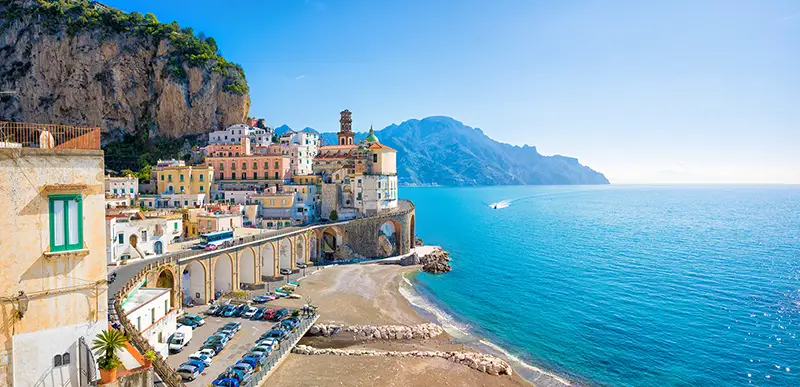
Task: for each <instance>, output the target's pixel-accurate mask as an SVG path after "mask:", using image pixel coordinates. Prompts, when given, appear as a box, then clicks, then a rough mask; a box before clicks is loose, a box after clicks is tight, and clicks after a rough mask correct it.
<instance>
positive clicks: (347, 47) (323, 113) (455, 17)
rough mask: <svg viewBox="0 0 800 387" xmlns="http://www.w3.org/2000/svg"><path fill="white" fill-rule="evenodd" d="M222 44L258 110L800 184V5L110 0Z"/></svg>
mask: <svg viewBox="0 0 800 387" xmlns="http://www.w3.org/2000/svg"><path fill="white" fill-rule="evenodd" d="M107 3H108V4H109V5H112V6H115V7H118V8H120V9H123V10H126V11H139V12H142V13H147V12H152V13H154V14H155V15H156V16H157V17H158V19H159V20H161V21H164V22H169V21H172V20H177V21H178V22H179V23H180V24H181V25H182V26H190V27H192V28H193V29H194V31H195V32H198V33H199V32H201V31H202V32H204V33H205V35H207V36H213V37H214V38H215V39H216V41H217V43H218V44H219V47H220V49H221V51H222V53H223V55H224V56H225V57H226V59H228V60H230V61H233V62H237V63H240V64H241V65H242V66H243V68H244V69H245V72H246V75H247V79H248V83H249V85H250V95H251V99H252V105H251V115H253V116H257V117H263V118H266V120H267V123H268V124H269V125H271V126H279V125H282V124H284V123H285V124H288V125H289V126H291V127H293V128H303V127H307V126H308V127H312V128H315V129H317V130H320V131H335V130H336V128H337V125H338V118H339V117H338V112H339V111H341V110H342V109H345V108H347V109H350V110H351V111H353V122H354V126H353V127H354V129H356V130H359V131H366V130H367V129H368V128H369V126H370V125H373V126H374V127H375V128H383V127H386V126H388V125H390V124H392V123H400V122H402V121H405V120H407V119H411V118H422V117H426V116H432V115H444V116H450V117H453V118H455V119H457V120H459V121H461V122H463V123H464V124H465V125H469V126H472V127H478V128H481V129H482V130H483V131H484V133H486V135H488V136H489V137H491V138H493V139H496V140H498V141H502V142H506V143H510V144H513V145H523V144H528V145H532V146H536V147H537V149H538V150H539V151H540V152H541V153H542V154H545V155H553V154H561V155H566V156H570V157H575V158H577V159H578V160H580V162H581V163H582V164H584V165H588V166H590V167H592V168H593V169H595V170H597V171H600V172H602V173H604V174H605V175H606V177H608V179H609V180H611V181H612V182H614V183H617V182H620V183H622V182H624V183H630V182H633V183H650V182H691V183H696V182H706V183H708V182H732V183H800V152H797V151H796V150H795V148H797V144H800V130H798V126H800V109H797V106H800V73H798V72H797V69H798V68H800V49H798V47H800V3H797V2H796V1H789V0H777V1H772V2H767V3H763V2H758V1H740V2H736V3H735V4H733V3H730V2H727V1H721V0H713V1H712V0H709V1H701V2H694V1H670V2H666V1H659V2H647V3H641V2H636V1H622V0H619V1H613V2H593V1H576V2H557V3H553V2H541V1H530V2H526V1H512V0H502V1H498V2H493V3H491V4H487V3H484V2H480V1H458V2H456V1H441V2H425V1H419V0H411V1H407V2H403V3H401V4H394V3H384V2H342V1H311V0H306V1H282V0H280V1H279V0H276V1H266V2H258V1H252V0H250V1H242V2H238V3H236V4H235V5H233V4H229V5H226V6H225V7H220V6H219V5H218V3H216V2H208V1H199V2H197V3H196V5H195V6H193V7H185V6H182V5H180V4H173V3H170V2H157V1H155V0H141V1H135V2H134V1H130V0H108V1H107Z"/></svg>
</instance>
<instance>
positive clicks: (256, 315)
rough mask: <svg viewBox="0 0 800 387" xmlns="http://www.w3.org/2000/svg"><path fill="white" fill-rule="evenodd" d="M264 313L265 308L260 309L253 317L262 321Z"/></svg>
mask: <svg viewBox="0 0 800 387" xmlns="http://www.w3.org/2000/svg"><path fill="white" fill-rule="evenodd" d="M264 312H266V309H265V308H258V310H257V311H256V313H255V314H254V315H253V320H261V319H262V318H264Z"/></svg>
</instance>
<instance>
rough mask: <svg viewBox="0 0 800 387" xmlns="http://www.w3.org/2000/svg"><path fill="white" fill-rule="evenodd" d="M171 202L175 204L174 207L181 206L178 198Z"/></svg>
mask: <svg viewBox="0 0 800 387" xmlns="http://www.w3.org/2000/svg"><path fill="white" fill-rule="evenodd" d="M173 204H174V205H175V207H180V206H181V201H180V200H176V201H174V202H173Z"/></svg>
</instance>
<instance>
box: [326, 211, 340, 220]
mask: <svg viewBox="0 0 800 387" xmlns="http://www.w3.org/2000/svg"><path fill="white" fill-rule="evenodd" d="M328 219H330V220H332V221H336V220H339V213H338V212H336V210H331V216H329V217H328Z"/></svg>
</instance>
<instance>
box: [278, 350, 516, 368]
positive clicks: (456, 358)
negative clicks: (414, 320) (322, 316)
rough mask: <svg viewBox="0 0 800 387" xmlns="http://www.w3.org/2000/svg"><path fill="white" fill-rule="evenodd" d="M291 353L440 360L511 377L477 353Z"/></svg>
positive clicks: (498, 364)
mask: <svg viewBox="0 0 800 387" xmlns="http://www.w3.org/2000/svg"><path fill="white" fill-rule="evenodd" d="M292 353H296V354H299V355H334V356H383V357H406V358H436V357H438V358H442V359H447V360H448V361H451V362H453V363H458V364H463V365H465V366H467V367H469V368H472V369H474V370H476V371H480V372H485V373H487V374H489V375H512V374H513V370H512V369H511V366H510V365H509V364H508V363H506V362H505V361H503V360H502V359H498V358H496V357H494V356H491V355H484V354H482V353H478V352H457V351H405V352H404V351H379V350H373V349H337V348H314V347H310V346H307V345H298V346H296V347H294V348H293V349H292Z"/></svg>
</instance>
